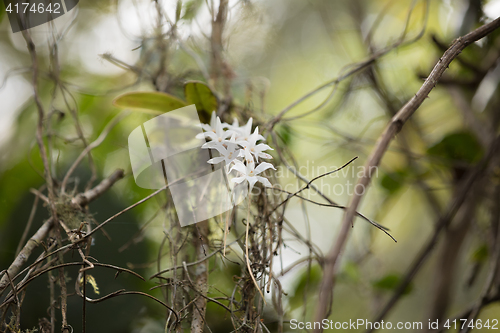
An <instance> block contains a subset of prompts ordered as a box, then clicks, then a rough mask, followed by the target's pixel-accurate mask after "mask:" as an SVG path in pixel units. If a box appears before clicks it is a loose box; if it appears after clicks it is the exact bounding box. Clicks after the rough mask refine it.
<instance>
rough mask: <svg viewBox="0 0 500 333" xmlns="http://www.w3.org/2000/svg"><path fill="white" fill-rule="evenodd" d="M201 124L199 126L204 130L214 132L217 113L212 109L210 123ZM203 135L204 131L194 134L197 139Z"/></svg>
mask: <svg viewBox="0 0 500 333" xmlns="http://www.w3.org/2000/svg"><path fill="white" fill-rule="evenodd" d="M200 125H201V128H203V130H204V131H205V132H214V133H215V128H216V126H217V115H216V114H215V111H212V117H210V125H207V124H200ZM204 137H205V135H204V133H203V134H201V133H200V134H198V135H196V138H197V139H202V138H204Z"/></svg>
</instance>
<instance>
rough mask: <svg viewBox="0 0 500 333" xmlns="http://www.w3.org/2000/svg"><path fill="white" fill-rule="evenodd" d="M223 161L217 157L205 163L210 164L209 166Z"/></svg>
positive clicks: (222, 158)
mask: <svg viewBox="0 0 500 333" xmlns="http://www.w3.org/2000/svg"><path fill="white" fill-rule="evenodd" d="M224 160H225V158H224V157H222V156H219V157H214V158H211V159H209V160H208V161H207V163H210V164H219V163H220V162H223V161H224Z"/></svg>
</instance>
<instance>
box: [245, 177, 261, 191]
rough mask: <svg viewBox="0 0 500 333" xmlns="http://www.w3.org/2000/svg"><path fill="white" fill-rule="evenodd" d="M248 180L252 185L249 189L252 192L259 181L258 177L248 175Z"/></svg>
mask: <svg viewBox="0 0 500 333" xmlns="http://www.w3.org/2000/svg"><path fill="white" fill-rule="evenodd" d="M246 179H247V181H248V184H249V185H250V189H249V192H248V193H250V192H252V189H253V187H254V185H255V183H256V182H257V181H258V179H257V177H246Z"/></svg>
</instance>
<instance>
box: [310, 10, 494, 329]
mask: <svg viewBox="0 0 500 333" xmlns="http://www.w3.org/2000/svg"><path fill="white" fill-rule="evenodd" d="M498 27H500V18H497V19H496V20H494V21H492V22H490V23H488V24H485V25H483V26H481V27H479V28H478V29H476V30H474V31H473V32H471V33H469V34H467V35H465V36H463V37H459V38H458V39H456V40H455V41H454V42H453V44H452V45H451V46H450V47H449V48H448V50H446V52H445V53H444V55H443V57H442V58H440V59H439V61H438V63H437V64H436V65H435V66H434V68H433V69H432V71H431V73H430V75H429V76H428V77H427V79H426V80H425V82H424V84H423V85H422V87H420V89H419V91H418V92H417V93H416V94H415V96H414V97H413V98H411V99H410V100H409V101H408V103H406V104H405V105H404V106H403V107H402V108H401V109H400V110H399V111H398V112H397V113H396V115H395V116H394V117H393V118H392V119H391V121H390V122H389V124H388V125H387V127H386V128H385V130H384V132H383V133H382V135H381V136H380V137H379V139H378V140H377V143H376V146H375V148H374V149H373V151H372V153H371V154H370V156H369V158H368V161H367V162H366V164H365V170H368V173H367V174H365V175H363V176H362V177H361V178H360V179H359V180H358V183H357V184H356V186H357V187H361V188H363V189H366V187H367V186H368V185H369V183H370V180H371V176H372V170H373V169H374V167H377V166H378V165H379V164H380V161H381V160H382V157H383V156H384V154H385V152H386V151H387V149H388V147H389V144H390V143H391V141H392V140H393V139H394V137H395V135H396V134H397V133H398V132H399V131H400V130H401V128H402V127H403V125H404V124H405V122H406V121H407V120H408V119H409V118H410V117H411V116H412V115H413V114H414V113H415V111H416V110H417V109H418V108H419V107H420V105H422V103H423V102H424V100H425V99H426V98H427V96H428V95H429V93H430V92H431V91H432V89H433V88H434V87H435V86H436V84H437V82H438V80H439V78H440V77H441V76H442V75H443V73H444V72H445V71H446V69H447V68H448V66H449V65H450V63H451V62H452V61H453V59H455V58H456V57H457V56H458V55H459V54H460V53H461V52H462V50H463V49H464V48H466V47H467V46H469V45H470V44H472V43H474V42H475V41H477V40H479V39H481V38H483V37H485V36H487V35H488V34H489V33H491V32H493V31H494V30H495V29H497V28H498ZM358 193H360V194H358ZM364 193H366V190H364V191H361V192H360V191H356V190H355V191H354V194H353V195H352V197H351V200H350V203H349V207H348V209H347V210H346V211H345V213H344V217H343V220H342V226H341V230H340V232H339V235H338V237H337V240H336V242H335V244H334V245H333V246H332V248H331V249H330V251H329V252H328V254H327V256H326V257H325V266H324V275H323V279H322V282H321V285H320V289H319V302H318V307H317V309H316V314H315V321H321V320H322V319H323V318H326V317H327V316H328V313H329V308H330V305H331V302H332V299H333V286H334V277H335V273H336V268H337V267H338V265H337V263H338V261H339V258H340V253H341V252H342V251H343V249H344V247H345V244H346V242H347V238H348V235H349V230H350V229H351V225H352V223H353V219H354V216H355V214H356V210H357V208H358V206H359V204H360V203H361V200H362V198H363V195H364ZM322 331H323V330H322V329H321V328H320V329H318V330H315V332H322Z"/></svg>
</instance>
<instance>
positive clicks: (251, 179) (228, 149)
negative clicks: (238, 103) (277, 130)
mask: <svg viewBox="0 0 500 333" xmlns="http://www.w3.org/2000/svg"><path fill="white" fill-rule="evenodd" d="M201 127H202V128H203V130H204V131H205V132H203V133H200V134H198V135H197V136H196V138H197V139H202V138H205V139H210V141H209V142H207V143H205V144H204V145H203V146H202V147H201V148H204V149H213V150H217V151H218V152H219V155H220V156H219V157H214V158H211V159H210V160H208V161H207V162H208V163H210V164H218V163H222V162H224V163H225V166H226V168H225V170H226V172H227V174H228V175H229V174H230V173H231V172H232V171H237V172H238V175H237V177H234V178H232V179H231V180H232V181H233V182H234V183H237V184H241V183H243V182H244V181H247V182H248V184H249V191H250V192H251V191H252V188H253V187H254V185H255V183H256V182H261V183H262V184H264V185H265V186H269V187H270V186H272V185H271V183H270V182H269V180H268V179H267V178H265V177H262V176H258V175H259V174H260V173H262V172H263V171H265V170H267V169H273V170H276V169H275V168H274V166H273V165H272V164H271V163H267V162H260V163H259V158H266V159H269V158H272V156H271V155H269V154H267V153H264V151H266V150H273V149H272V148H271V147H269V146H268V145H266V144H264V143H259V144H257V142H258V141H264V140H265V139H264V137H263V136H262V135H260V134H259V128H258V127H256V128H255V131H254V132H253V133H252V118H250V119H249V120H248V122H247V123H246V125H243V126H239V124H238V120H237V119H236V118H235V119H234V122H233V124H232V125H229V124H226V123H221V121H220V118H219V117H217V116H216V114H215V112H212V118H211V120H210V125H207V124H201ZM257 163H258V164H257ZM256 164H257V165H256ZM231 165H232V167H231ZM229 167H231V168H229Z"/></svg>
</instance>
